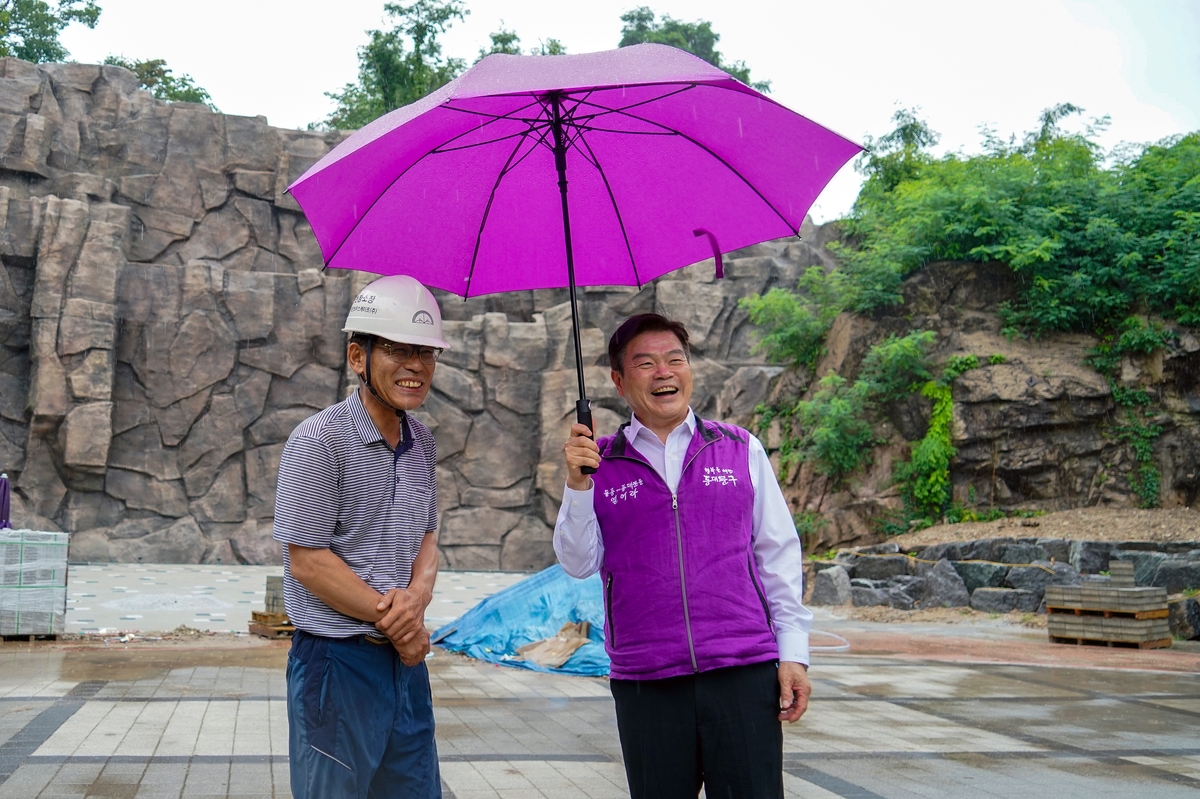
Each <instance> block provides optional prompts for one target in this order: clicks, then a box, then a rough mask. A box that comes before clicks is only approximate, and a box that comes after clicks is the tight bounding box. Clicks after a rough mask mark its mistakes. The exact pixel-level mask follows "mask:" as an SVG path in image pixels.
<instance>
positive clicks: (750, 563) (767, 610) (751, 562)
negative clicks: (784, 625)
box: [746, 555, 774, 632]
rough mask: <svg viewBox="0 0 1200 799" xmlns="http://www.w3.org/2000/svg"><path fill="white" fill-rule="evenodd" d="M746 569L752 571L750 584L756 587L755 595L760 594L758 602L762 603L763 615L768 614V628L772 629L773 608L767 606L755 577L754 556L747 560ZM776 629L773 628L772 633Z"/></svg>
mask: <svg viewBox="0 0 1200 799" xmlns="http://www.w3.org/2000/svg"><path fill="white" fill-rule="evenodd" d="M746 568H747V569H749V570H750V582H751V583H752V584H753V585H754V593H756V594H758V601H759V602H761V603H762V606H763V613H765V614H767V627H769V628H771V608H770V606H769V605H768V604H767V598H766V597H765V596H763V592H762V588H760V587H759V585H758V580H756V579H755V577H754V555H750V556H749V557H748V558H747V559H746ZM773 631H774V628H772V632H773Z"/></svg>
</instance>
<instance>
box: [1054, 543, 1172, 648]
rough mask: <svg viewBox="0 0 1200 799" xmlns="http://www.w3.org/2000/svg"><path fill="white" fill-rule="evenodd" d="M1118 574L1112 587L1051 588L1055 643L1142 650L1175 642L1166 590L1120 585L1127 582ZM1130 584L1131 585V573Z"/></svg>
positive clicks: (1166, 645)
mask: <svg viewBox="0 0 1200 799" xmlns="http://www.w3.org/2000/svg"><path fill="white" fill-rule="evenodd" d="M1117 563H1118V561H1114V562H1113V563H1112V564H1110V565H1111V566H1116V565H1117ZM1129 565H1130V567H1132V565H1133V564H1129ZM1110 571H1111V569H1110ZM1114 576H1115V577H1117V579H1116V580H1113V581H1112V582H1109V583H1108V584H1107V585H1106V584H1104V583H1100V582H1094V583H1085V584H1083V585H1049V586H1046V613H1047V614H1049V615H1048V617H1047V620H1046V621H1047V627H1048V629H1049V633H1050V640H1051V641H1053V642H1054V643H1059V644H1094V645H1102V646H1127V647H1137V648H1140V649H1157V648H1161V647H1169V646H1170V645H1171V629H1170V624H1169V622H1168V616H1169V615H1170V613H1169V610H1168V607H1167V589H1165V588H1160V587H1157V586H1146V587H1142V588H1136V587H1121V585H1122V584H1124V583H1126V580H1125V575H1124V574H1121V575H1120V576H1117V575H1116V574H1115V573H1114ZM1113 582H1116V583H1117V585H1115V586H1114V585H1113ZM1128 582H1129V583H1132V574H1131V575H1129V580H1128Z"/></svg>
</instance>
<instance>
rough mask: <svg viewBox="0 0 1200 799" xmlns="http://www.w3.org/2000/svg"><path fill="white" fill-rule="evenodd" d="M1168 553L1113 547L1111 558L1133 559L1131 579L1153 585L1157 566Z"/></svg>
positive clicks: (1141, 583)
mask: <svg viewBox="0 0 1200 799" xmlns="http://www.w3.org/2000/svg"><path fill="white" fill-rule="evenodd" d="M1169 557H1170V555H1166V554H1164V553H1162V552H1151V551H1143V550H1132V549H1114V550H1113V551H1112V555H1111V557H1110V559H1111V560H1131V561H1133V581H1134V583H1136V584H1137V585H1153V584H1154V576H1155V575H1156V574H1158V568H1159V567H1160V566H1161V565H1162V564H1163V562H1164V561H1166V560H1167V559H1168V558H1169Z"/></svg>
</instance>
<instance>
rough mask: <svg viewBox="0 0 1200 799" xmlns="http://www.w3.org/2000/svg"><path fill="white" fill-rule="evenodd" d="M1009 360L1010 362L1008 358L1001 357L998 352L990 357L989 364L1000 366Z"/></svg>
mask: <svg viewBox="0 0 1200 799" xmlns="http://www.w3.org/2000/svg"><path fill="white" fill-rule="evenodd" d="M1007 360H1008V359H1007V358H1005V357H1004V356H1003V355H1001V354H1000V353H998V352H997V353H993V354H991V355H989V356H988V363H990V364H991V365H992V366H998V365H1000V364H1002V363H1004V362H1005V361H1007Z"/></svg>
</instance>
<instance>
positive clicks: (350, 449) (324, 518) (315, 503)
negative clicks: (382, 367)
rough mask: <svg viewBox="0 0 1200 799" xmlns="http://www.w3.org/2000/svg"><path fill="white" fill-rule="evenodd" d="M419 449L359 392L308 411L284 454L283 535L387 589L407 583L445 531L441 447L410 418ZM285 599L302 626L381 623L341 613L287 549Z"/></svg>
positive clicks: (335, 630)
mask: <svg viewBox="0 0 1200 799" xmlns="http://www.w3.org/2000/svg"><path fill="white" fill-rule="evenodd" d="M408 429H409V431H410V433H411V435H412V441H413V445H412V448H411V449H408V450H407V451H402V452H401V453H400V454H397V453H396V452H395V451H394V450H393V449H392V448H391V447H390V446H389V445H388V443H387V442H386V441H385V440H384V438H383V436H382V435H380V433H379V430H378V429H376V427H375V423H374V422H372V421H371V417H370V416H369V415H368V414H367V410H366V408H364V407H363V404H362V400H361V399H360V398H359V396H358V392H357V391H355V392H354V393H353V394H351V395H350V396H349V397H348V398H347V399H345V400H343V401H341V402H339V403H338V404H336V405H331V406H330V407H328V408H326V409H325V410H323V411H321V412H320V413H318V414H316V415H315V416H310V417H309V418H308V419H305V420H304V421H303V422H301V423H300V424H299V425H297V427H296V429H295V430H293V431H292V435H291V436H290V437H289V438H288V442H287V446H286V447H284V450H283V457H282V458H281V459H280V462H279V484H278V487H277V488H276V494H275V496H276V499H275V538H276V540H278V541H280V542H282V543H284V544H299V545H300V546H305V547H314V548H328V549H330V550H332V552H333V553H334V554H335V555H337V556H338V557H339V558H341V559H342V560H344V561H345V562H346V564H347V565H348V566H349V567H350V568H351V569H352V570H353V571H354V573H355V574H357V575H358V576H359V577H361V578H362V579H363V582H365V583H366V584H367V585H369V586H371V587H372V588H374V589H375V590H376V591H379V592H380V593H384V592H385V591H387V590H389V589H391V588H407V587H408V583H409V580H410V579H411V578H412V564H413V561H414V560H415V559H416V557H417V552H418V551H419V550H420V548H421V541H422V540H423V539H424V537H425V534H426V533H428V532H432V531H434V530H436V529H437V480H436V477H435V472H434V469H435V466H436V463H437V452H436V448H435V446H436V445H435V444H434V440H433V434H432V433H431V432H429V428H427V427H426V426H425V425H423V424H421V423H420V422H418V421H417V420H416V419H414V418H413V417H412V416H411V415H409V416H408ZM283 601H284V606H285V608H286V609H287V614H288V618H289V619H290V620H291V622H292V624H294V625H295V626H296V627H297V628H298V629H301V630H305V631H306V632H310V633H314V634H316V635H326V636H331V637H335V638H344V637H347V636H351V635H357V634H359V633H375V634H378V631H377V630H376V629H375V626H374V625H373V624H371V623H370V622H365V621H360V620H359V619H355V618H351V617H350V616H347V615H345V614H343V613H339V612H338V611H336V610H334V609H333V608H331V607H329V606H328V605H326V604H325V603H324V602H322V601H321V600H319V599H317V597H315V596H313V594H312V593H310V592H309V591H308V589H306V588H305V587H304V586H303V585H301V584H300V582H299V581H298V580H296V579H295V578H294V577H292V570H291V563H290V560H289V558H288V548H287V547H286V546H285V547H284V548H283Z"/></svg>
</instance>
